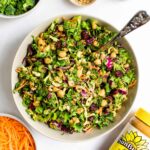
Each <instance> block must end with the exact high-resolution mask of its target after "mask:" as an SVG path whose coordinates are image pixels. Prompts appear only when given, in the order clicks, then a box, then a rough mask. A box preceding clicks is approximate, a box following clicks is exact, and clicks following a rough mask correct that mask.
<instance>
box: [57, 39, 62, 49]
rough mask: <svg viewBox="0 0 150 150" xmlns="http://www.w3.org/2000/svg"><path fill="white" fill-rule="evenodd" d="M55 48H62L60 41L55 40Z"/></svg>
mask: <svg viewBox="0 0 150 150" xmlns="http://www.w3.org/2000/svg"><path fill="white" fill-rule="evenodd" d="M56 48H57V49H60V48H62V42H61V41H57V42H56Z"/></svg>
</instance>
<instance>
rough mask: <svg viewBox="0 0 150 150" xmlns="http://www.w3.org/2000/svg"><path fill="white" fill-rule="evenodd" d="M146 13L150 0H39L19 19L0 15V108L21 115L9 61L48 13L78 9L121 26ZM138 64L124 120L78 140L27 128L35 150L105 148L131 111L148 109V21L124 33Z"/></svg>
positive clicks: (149, 43) (149, 107)
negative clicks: (84, 1) (79, 0)
mask: <svg viewBox="0 0 150 150" xmlns="http://www.w3.org/2000/svg"><path fill="white" fill-rule="evenodd" d="M141 9H142V10H147V12H148V13H149V14H150V0H97V2H96V3H94V4H93V5H91V6H89V7H84V8H83V7H76V6H74V5H72V4H71V3H70V2H69V0H41V4H40V6H39V7H38V8H37V9H36V11H34V12H32V13H31V14H30V15H28V16H25V17H23V18H19V19H13V20H6V19H0V112H3V113H10V114H13V115H16V116H18V117H20V118H21V119H22V117H21V115H20V113H19V112H18V110H17V108H16V106H15V104H14V102H13V98H12V96H11V89H10V74H11V65H12V61H13V58H14V55H15V53H16V51H17V48H18V47H19V45H20V44H21V42H22V40H23V39H24V38H25V36H26V35H27V33H29V32H30V31H31V30H32V29H33V28H35V27H36V26H37V25H39V24H40V23H42V22H43V21H46V20H47V19H48V18H50V17H54V16H57V15H63V14H70V13H78V14H89V15H92V16H95V17H99V18H101V19H103V20H105V21H107V22H109V23H111V24H112V25H114V26H115V27H116V28H118V29H121V28H122V27H123V26H124V25H125V24H126V22H127V21H128V20H129V19H130V18H131V17H132V16H133V15H134V13H136V12H137V11H139V10H141ZM127 40H128V41H129V42H130V44H131V45H132V47H133V49H134V52H135V55H136V57H137V60H138V64H139V72H140V82H139V89H138V94H137V97H136V102H135V104H134V106H133V107H132V111H131V113H130V116H128V118H127V119H126V121H124V123H123V124H122V125H121V126H119V127H118V128H117V129H115V130H114V131H113V132H111V133H109V134H107V135H106V136H102V137H98V138H96V139H93V140H90V141H87V142H81V143H62V142H58V141H53V140H51V139H49V138H47V137H45V136H42V135H41V134H39V133H37V132H36V131H35V130H34V129H31V130H32V132H33V135H34V137H35V140H36V144H37V150H108V147H109V146H110V145H111V143H112V142H113V140H114V139H115V138H116V137H117V135H118V134H119V133H120V131H121V130H122V128H123V127H124V125H125V123H126V122H127V121H128V119H129V118H130V117H131V116H132V115H133V112H134V111H135V110H136V109H137V108H139V107H144V108H145V109H147V110H149V111H150V23H148V24H146V25H145V26H143V27H142V28H140V29H138V30H137V31H135V32H133V33H131V34H130V35H128V36H127Z"/></svg>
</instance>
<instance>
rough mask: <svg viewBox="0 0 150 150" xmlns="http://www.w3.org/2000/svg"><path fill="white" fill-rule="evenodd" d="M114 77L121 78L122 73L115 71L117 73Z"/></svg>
mask: <svg viewBox="0 0 150 150" xmlns="http://www.w3.org/2000/svg"><path fill="white" fill-rule="evenodd" d="M115 76H116V77H122V76H123V73H122V71H120V70H117V71H116V72H115Z"/></svg>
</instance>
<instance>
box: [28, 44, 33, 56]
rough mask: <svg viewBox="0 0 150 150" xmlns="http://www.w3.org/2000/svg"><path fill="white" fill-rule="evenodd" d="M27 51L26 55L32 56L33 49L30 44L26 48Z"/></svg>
mask: <svg viewBox="0 0 150 150" xmlns="http://www.w3.org/2000/svg"><path fill="white" fill-rule="evenodd" d="M27 51H28V54H29V55H31V56H32V55H33V48H32V44H30V45H29V46H28V49H27Z"/></svg>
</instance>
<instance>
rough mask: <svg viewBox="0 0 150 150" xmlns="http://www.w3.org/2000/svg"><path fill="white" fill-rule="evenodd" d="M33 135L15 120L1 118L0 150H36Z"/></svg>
mask: <svg viewBox="0 0 150 150" xmlns="http://www.w3.org/2000/svg"><path fill="white" fill-rule="evenodd" d="M35 149H36V148H35V143H34V140H33V137H32V135H31V134H30V132H29V131H28V130H27V128H25V127H24V125H23V124H21V123H20V122H18V121H17V120H15V119H12V118H9V117H4V116H0V150H35Z"/></svg>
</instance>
